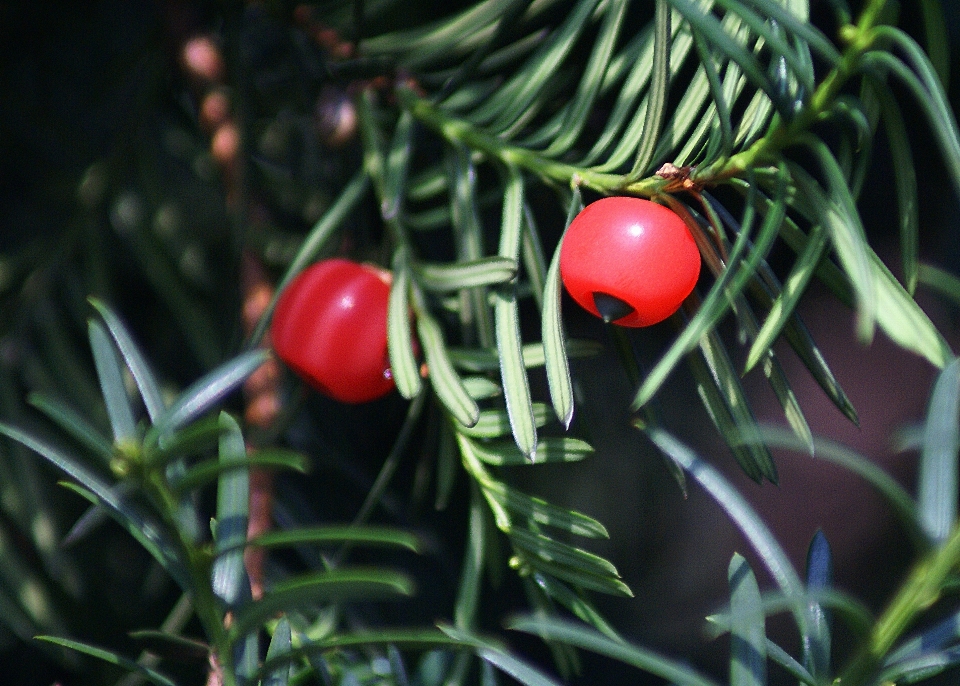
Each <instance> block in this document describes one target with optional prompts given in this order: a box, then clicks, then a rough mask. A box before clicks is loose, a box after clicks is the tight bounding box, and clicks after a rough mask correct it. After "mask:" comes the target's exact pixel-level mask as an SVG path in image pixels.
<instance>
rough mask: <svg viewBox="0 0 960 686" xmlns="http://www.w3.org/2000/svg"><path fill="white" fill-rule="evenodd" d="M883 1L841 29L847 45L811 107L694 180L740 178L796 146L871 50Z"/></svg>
mask: <svg viewBox="0 0 960 686" xmlns="http://www.w3.org/2000/svg"><path fill="white" fill-rule="evenodd" d="M886 4H887V2H886V0H870V1H869V2H868V3H867V6H866V7H864V9H863V11H862V12H861V14H860V18H859V20H858V21H857V24H856V25H852V24H851V25H848V26H844V27H842V28H841V29H840V38H841V40H843V41H844V42H845V43H846V44H847V48H846V50H844V52H843V55H842V56H841V58H840V63H839V64H838V65H837V66H836V67H835V68H834V69H833V70H831V71H830V73H828V74H827V75H826V77H824V79H823V81H821V82H820V85H819V86H817V89H816V90H815V91H814V93H813V96H812V97H811V98H810V103H809V104H808V106H807V107H805V108H804V109H803V111H802V112H800V113H799V114H798V115H797V116H796V117H795V118H793V119H792V120H790V121H789V122H783V123H781V125H780V126H778V127H777V128H775V129H774V130H773V131H771V132H770V134H768V135H766V136H764V137H763V138H761V139H760V140H758V141H757V142H756V143H754V144H753V145H751V146H750V147H749V148H747V149H746V150H744V151H743V152H741V153H738V154H736V155H733V156H732V157H730V158H727V159H721V160H718V161H717V163H715V164H712V165H709V166H707V167H703V168H701V169H698V170H697V171H696V173H695V174H693V178H694V180H696V181H697V182H699V183H704V184H709V183H712V182H714V181H719V180H722V179H726V178H730V177H733V176H739V175H741V174H743V173H745V172H746V171H747V170H749V169H753V168H755V167H757V166H762V165H765V164H771V163H773V162H775V161H776V159H777V155H778V154H779V153H780V152H781V151H782V150H784V149H785V148H787V147H789V146H791V145H793V144H794V143H796V141H797V139H798V137H799V136H800V135H802V134H804V133H806V132H807V131H809V130H810V128H811V127H812V126H813V124H815V123H816V122H817V121H818V120H819V119H821V118H822V117H823V116H824V115H825V114H827V113H828V112H829V111H830V109H831V108H832V107H833V103H834V101H835V100H836V97H837V95H839V93H840V90H841V89H842V88H843V87H844V85H846V83H847V81H849V80H850V79H851V78H852V77H853V76H854V75H855V74H856V73H857V72H858V71H859V68H860V60H861V58H862V57H863V55H864V53H866V52H867V51H868V50H870V49H871V48H872V47H873V43H874V40H875V38H876V34H875V32H874V29H875V28H876V27H877V25H878V24H879V23H881V18H882V17H883V15H884V11H885V8H886Z"/></svg>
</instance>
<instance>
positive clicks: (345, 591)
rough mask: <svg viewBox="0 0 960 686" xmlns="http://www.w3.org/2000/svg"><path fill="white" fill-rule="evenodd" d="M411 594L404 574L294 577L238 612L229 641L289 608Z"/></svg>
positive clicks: (358, 572) (362, 572)
mask: <svg viewBox="0 0 960 686" xmlns="http://www.w3.org/2000/svg"><path fill="white" fill-rule="evenodd" d="M412 593H413V584H412V583H411V581H410V580H409V579H408V578H407V577H406V576H405V575H403V574H399V573H397V572H391V571H386V570H378V569H369V570H368V569H350V568H344V569H333V570H330V571H327V572H320V573H313V574H305V575H301V576H298V577H293V578H291V579H288V580H286V581H283V582H280V583H277V584H275V585H274V586H273V588H272V589H271V591H270V593H268V594H266V595H265V596H264V597H263V598H261V599H260V600H257V601H254V602H251V603H247V604H246V605H244V606H242V607H241V608H240V609H238V610H237V612H236V614H235V616H234V621H233V624H231V625H230V638H231V641H236V640H239V639H242V638H243V637H244V636H246V635H247V634H248V633H249V632H251V631H254V630H255V629H257V628H258V627H259V626H261V625H262V624H263V623H264V622H265V621H267V620H268V619H270V618H272V617H273V616H275V615H276V614H277V613H279V612H283V611H285V610H288V609H295V608H304V607H307V606H310V605H314V604H317V603H329V602H341V601H345V600H372V599H377V598H391V597H396V596H398V595H404V596H408V595H411V594H412Z"/></svg>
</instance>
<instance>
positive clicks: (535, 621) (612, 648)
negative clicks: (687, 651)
mask: <svg viewBox="0 0 960 686" xmlns="http://www.w3.org/2000/svg"><path fill="white" fill-rule="evenodd" d="M507 628H509V629H514V630H516V631H522V632H524V633H528V634H534V635H536V636H540V637H541V638H543V639H549V640H553V641H563V642H564V643H569V644H570V645H574V646H577V647H578V648H583V649H584V650H589V651H591V652H594V653H597V654H599V655H606V656H607V657H610V658H613V659H615V660H618V661H620V662H623V663H624V664H628V665H631V666H633V667H636V668H638V669H642V670H643V671H645V672H649V673H650V674H654V675H656V676H659V677H661V678H664V679H666V680H667V681H669V682H671V683H674V684H677V685H678V686H716V684H715V682H713V681H711V680H710V679H709V678H707V677H705V676H703V675H701V674H699V673H698V672H696V671H695V670H694V669H693V668H691V667H689V666H687V665H685V664H682V663H680V662H677V661H675V660H671V659H670V658H666V657H663V656H661V655H659V654H658V653H656V652H654V651H652V650H649V649H647V648H641V647H639V646H635V645H633V644H630V643H627V642H625V641H617V640H614V639H612V638H610V637H608V636H604V635H603V634H601V633H600V632H599V631H597V630H596V629H594V628H592V627H588V626H586V625H581V624H575V623H574V622H570V621H566V620H561V619H555V618H552V617H542V616H536V617H531V616H521V617H515V618H513V619H511V620H510V621H508V622H507Z"/></svg>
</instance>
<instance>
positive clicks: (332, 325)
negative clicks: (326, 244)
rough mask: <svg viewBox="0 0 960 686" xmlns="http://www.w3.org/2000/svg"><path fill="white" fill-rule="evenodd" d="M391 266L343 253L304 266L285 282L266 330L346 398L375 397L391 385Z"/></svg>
mask: <svg viewBox="0 0 960 686" xmlns="http://www.w3.org/2000/svg"><path fill="white" fill-rule="evenodd" d="M389 297H390V273H389V272H387V271H384V270H382V269H377V268H376V267H373V266H370V265H367V264H359V263H357V262H351V261H350V260H344V259H330V260H324V261H322V262H317V263H316V264H314V265H312V266H310V267H308V268H307V269H305V270H304V271H303V272H301V273H300V274H299V275H298V276H297V277H296V278H294V279H293V281H291V282H290V283H289V285H288V286H287V287H286V288H285V289H284V290H283V293H282V294H281V296H280V299H279V300H278V302H277V307H276V310H275V311H274V313H273V321H272V323H271V325H270V338H271V342H272V344H273V348H274V350H275V351H276V353H277V356H279V357H280V359H281V360H283V361H284V362H285V363H286V364H287V365H289V366H290V367H291V368H292V369H293V370H294V371H295V372H296V373H297V374H298V375H299V376H300V377H301V378H303V379H304V380H305V381H306V382H307V383H309V384H310V385H311V386H313V387H314V388H316V389H317V390H319V391H320V392H321V393H323V394H325V395H327V396H330V397H331V398H334V399H335V400H339V401H340V402H344V403H363V402H368V401H370V400H376V399H377V398H380V397H382V396H384V395H386V394H387V393H389V392H390V391H391V390H392V389H393V387H394V382H393V376H392V375H391V373H390V359H389V356H388V354H387V301H388V300H389Z"/></svg>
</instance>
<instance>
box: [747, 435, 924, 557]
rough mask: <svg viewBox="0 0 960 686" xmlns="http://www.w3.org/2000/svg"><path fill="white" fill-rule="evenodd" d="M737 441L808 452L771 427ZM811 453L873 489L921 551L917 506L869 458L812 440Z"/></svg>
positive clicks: (821, 441)
mask: <svg viewBox="0 0 960 686" xmlns="http://www.w3.org/2000/svg"><path fill="white" fill-rule="evenodd" d="M739 440H740V441H744V442H746V441H750V442H763V443H765V444H766V445H768V446H769V447H771V448H788V449H790V450H797V451H800V452H804V453H805V452H806V451H807V448H806V444H804V443H802V442H801V441H799V439H798V438H797V437H796V436H795V435H794V434H792V433H790V432H789V431H785V430H783V429H782V428H779V427H774V426H767V425H761V426H758V427H757V429H756V433H754V434H744V435H743V436H741V437H740V439H739ZM813 451H814V455H815V456H816V457H817V458H818V459H822V460H827V461H829V462H833V463H834V464H837V465H839V466H841V467H843V468H845V469H848V470H850V471H851V472H853V473H855V474H857V475H858V476H860V477H861V478H863V479H864V480H865V481H866V482H867V483H869V484H870V485H871V486H873V488H875V489H876V490H877V491H878V492H879V493H880V494H881V495H882V496H883V497H884V498H885V499H886V500H887V502H888V503H889V504H890V505H891V506H892V507H893V511H894V514H896V515H897V518H898V520H899V521H900V524H901V525H902V526H903V527H904V528H905V529H906V530H907V532H908V533H909V534H910V537H911V539H912V540H913V542H914V543H915V544H916V545H918V546H920V547H921V548H922V547H925V545H926V542H927V539H926V535H925V534H924V533H923V531H922V529H921V527H920V523H919V515H918V511H917V504H916V503H915V502H914V500H913V498H912V497H911V496H910V494H909V493H908V492H907V491H906V490H905V489H904V488H903V486H901V485H900V484H899V483H898V482H897V481H896V479H894V478H893V477H891V476H890V475H889V474H887V473H886V472H885V471H883V470H882V469H881V468H880V467H878V466H877V465H876V464H875V463H874V462H873V461H872V460H870V459H869V458H868V457H865V456H864V455H860V454H858V453H856V452H854V451H853V450H850V449H849V448H847V447H845V446H843V445H840V444H839V443H835V442H833V441H830V440H827V439H824V438H818V437H815V438H814V441H813Z"/></svg>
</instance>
